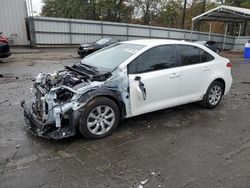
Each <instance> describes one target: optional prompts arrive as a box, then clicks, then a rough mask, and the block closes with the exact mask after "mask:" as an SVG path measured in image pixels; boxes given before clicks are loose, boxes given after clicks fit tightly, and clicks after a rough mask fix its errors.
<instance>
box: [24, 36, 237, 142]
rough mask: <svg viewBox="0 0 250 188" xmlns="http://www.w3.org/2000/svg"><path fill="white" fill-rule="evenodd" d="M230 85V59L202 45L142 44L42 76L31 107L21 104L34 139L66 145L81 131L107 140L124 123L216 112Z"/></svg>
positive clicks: (34, 88) (110, 50) (103, 53)
mask: <svg viewBox="0 0 250 188" xmlns="http://www.w3.org/2000/svg"><path fill="white" fill-rule="evenodd" d="M231 84H232V77H231V64H230V62H229V60H228V59H226V58H223V57H221V56H219V55H217V54H216V53H214V52H212V51H211V50H209V49H208V48H206V47H204V46H202V45H199V44H194V43H189V42H183V41H174V40H136V41H126V42H120V43H117V44H114V45H112V46H109V47H107V48H105V49H102V50H100V51H97V52H95V53H93V54H91V55H89V56H87V57H86V58H84V59H83V60H82V61H81V62H80V63H77V64H74V65H73V66H70V67H69V66H66V67H65V69H64V70H61V71H57V72H54V73H40V74H39V75H38V76H37V78H36V80H35V81H34V84H33V86H32V88H31V91H32V93H33V96H34V97H33V101H31V102H25V101H22V103H21V105H22V107H23V109H24V117H25V120H26V123H27V125H28V127H29V129H30V130H31V132H33V133H34V134H36V135H39V136H43V137H46V138H53V139H61V138H65V137H69V136H73V135H75V134H76V133H77V132H78V131H79V132H80V133H81V134H82V135H83V136H84V137H86V138H102V137H105V136H107V135H109V134H111V133H112V131H114V129H115V128H116V127H117V125H118V124H119V122H120V121H121V120H122V119H124V118H129V117H132V116H136V115H140V114H144V113H147V112H152V111H156V110H160V109H164V108H168V107H173V106H177V105H181V104H186V103H191V102H195V101H201V102H202V103H203V104H204V105H205V106H206V107H207V108H214V107H216V106H217V105H218V104H219V103H220V101H221V99H222V96H223V95H224V94H226V93H227V92H228V91H229V89H230V87H231Z"/></svg>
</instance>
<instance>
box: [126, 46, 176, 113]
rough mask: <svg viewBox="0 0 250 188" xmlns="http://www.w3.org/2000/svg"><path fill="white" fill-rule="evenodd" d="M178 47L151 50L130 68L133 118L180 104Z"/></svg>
mask: <svg viewBox="0 0 250 188" xmlns="http://www.w3.org/2000/svg"><path fill="white" fill-rule="evenodd" d="M177 60H178V59H177V53H176V47H175V46H174V45H163V46H157V47H154V48H151V49H149V50H147V51H146V52H144V53H143V54H141V55H140V56H139V57H137V58H136V59H135V60H134V61H132V62H131V63H130V64H129V65H128V76H129V93H130V103H131V114H132V116H135V115H139V114H143V113H147V112H151V111H155V110H159V109H163V108H166V107H170V106H174V105H176V104H177V103H178V97H177V96H178V92H179V87H180V72H179V70H178V67H177V66H176V63H177Z"/></svg>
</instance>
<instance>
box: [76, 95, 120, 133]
mask: <svg viewBox="0 0 250 188" xmlns="http://www.w3.org/2000/svg"><path fill="white" fill-rule="evenodd" d="M119 120H120V111H119V108H118V107H117V105H116V103H115V102H114V101H112V100H111V99H109V98H106V97H97V98H94V99H93V100H91V101H90V102H89V103H88V104H87V105H86V108H85V110H84V112H83V113H82V115H81V117H80V121H79V131H80V132H81V134H82V135H83V136H84V137H85V138H103V137H105V136H108V135H110V134H111V133H112V132H113V131H114V130H115V128H116V127H117V125H118V124H119Z"/></svg>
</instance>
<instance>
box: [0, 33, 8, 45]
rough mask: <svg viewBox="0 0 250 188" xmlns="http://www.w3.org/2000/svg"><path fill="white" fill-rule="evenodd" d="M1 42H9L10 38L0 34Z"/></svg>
mask: <svg viewBox="0 0 250 188" xmlns="http://www.w3.org/2000/svg"><path fill="white" fill-rule="evenodd" d="M0 42H3V43H8V39H7V38H6V37H4V36H3V35H0Z"/></svg>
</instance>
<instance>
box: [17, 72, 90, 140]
mask: <svg viewBox="0 0 250 188" xmlns="http://www.w3.org/2000/svg"><path fill="white" fill-rule="evenodd" d="M84 80H85V79H84V78H83V77H81V76H79V75H78V74H75V73H74V72H69V71H65V72H63V73H58V72H56V73H53V74H44V73H41V74H39V75H38V76H37V78H36V80H35V82H34V84H33V86H32V88H31V93H32V95H33V100H32V101H31V102H26V101H22V102H21V106H22V107H23V110H24V118H25V121H26V124H27V126H28V128H29V130H30V131H31V132H32V133H34V134H35V135H38V136H42V137H46V138H53V139H61V138H66V137H69V136H73V135H75V134H76V129H77V124H78V120H79V117H80V114H81V109H80V108H82V107H83V106H84V104H83V103H80V102H79V101H78V99H79V98H80V96H81V95H82V94H83V93H84V92H86V91H88V90H89V88H91V87H92V85H93V84H90V83H88V82H85V81H84Z"/></svg>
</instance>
